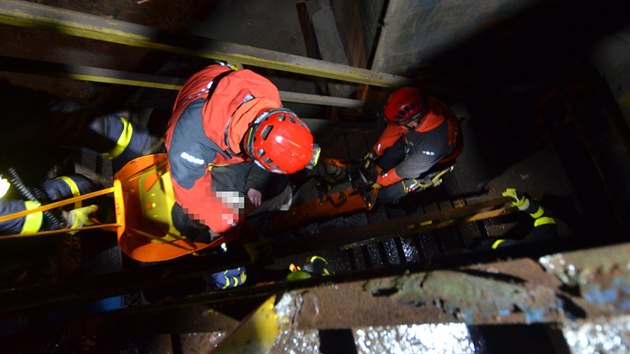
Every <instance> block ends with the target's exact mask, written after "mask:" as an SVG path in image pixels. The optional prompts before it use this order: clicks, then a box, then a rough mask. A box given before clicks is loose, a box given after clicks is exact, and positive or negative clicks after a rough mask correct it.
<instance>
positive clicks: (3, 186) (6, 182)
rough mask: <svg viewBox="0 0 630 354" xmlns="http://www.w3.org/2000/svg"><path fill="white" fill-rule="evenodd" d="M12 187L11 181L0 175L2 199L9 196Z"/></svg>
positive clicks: (0, 194)
mask: <svg viewBox="0 0 630 354" xmlns="http://www.w3.org/2000/svg"><path fill="white" fill-rule="evenodd" d="M10 187H11V183H9V180H7V179H6V178H4V177H2V175H0V198H2V197H4V195H5V194H7V192H8V191H9V188H10Z"/></svg>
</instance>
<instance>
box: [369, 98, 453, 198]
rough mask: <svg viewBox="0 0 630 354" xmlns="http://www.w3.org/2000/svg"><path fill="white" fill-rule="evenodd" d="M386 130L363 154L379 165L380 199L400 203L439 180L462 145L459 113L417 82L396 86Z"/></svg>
mask: <svg viewBox="0 0 630 354" xmlns="http://www.w3.org/2000/svg"><path fill="white" fill-rule="evenodd" d="M383 111H384V114H383V116H384V118H385V120H386V121H387V126H386V127H385V130H384V131H383V132H382V133H381V136H380V137H379V139H378V141H377V142H376V144H375V145H374V147H373V148H372V150H371V151H369V152H368V154H367V155H366V156H365V158H364V167H365V168H366V169H369V168H370V167H375V169H376V172H375V173H374V175H375V178H374V181H371V182H375V183H373V184H372V186H371V187H372V188H377V189H379V188H380V191H379V194H378V199H377V203H383V204H396V203H398V201H399V200H400V199H401V198H402V197H404V196H405V195H407V194H408V193H411V192H413V191H416V190H422V189H424V188H427V187H430V186H434V185H438V184H439V183H440V182H441V177H442V175H443V174H444V173H446V172H448V171H449V170H450V168H451V167H452V166H453V165H454V162H455V158H456V157H457V156H458V155H459V154H460V152H461V150H462V148H463V138H462V134H461V132H460V128H459V124H458V122H457V119H456V117H455V114H454V113H453V112H452V111H451V110H450V109H449V108H448V107H447V106H446V105H445V104H444V103H442V102H440V101H438V100H437V99H436V98H434V97H431V96H426V95H425V94H423V93H422V92H420V91H419V90H417V89H416V88H413V87H403V88H401V89H398V90H396V91H394V92H393V93H392V94H391V95H390V96H389V98H388V100H387V102H386V103H385V106H384V109H383Z"/></svg>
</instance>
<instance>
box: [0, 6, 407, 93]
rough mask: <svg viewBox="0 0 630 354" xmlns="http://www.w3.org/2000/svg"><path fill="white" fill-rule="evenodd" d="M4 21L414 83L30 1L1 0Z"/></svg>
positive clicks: (309, 71)
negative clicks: (180, 34)
mask: <svg viewBox="0 0 630 354" xmlns="http://www.w3.org/2000/svg"><path fill="white" fill-rule="evenodd" d="M0 23H3V24H7V25H13V26H20V27H27V28H40V29H45V30H49V31H54V32H58V33H62V34H66V35H70V36H77V37H83V38H89V39H94V40H99V41H104V42H110V43H116V44H123V45H129V46H135V47H141V48H146V49H155V50H161V51H166V52H171V53H177V54H181V55H189V56H195V57H202V58H208V59H216V60H224V61H228V62H231V63H235V64H242V65H251V66H257V67H263V68H269V69H274V70H279V71H286V72H292V73H297V74H302V75H310V76H315V77H324V78H328V79H333V80H340V81H346V82H353V83H359V84H367V85H374V86H380V87H396V86H402V85H405V84H409V83H411V80H410V79H409V78H406V77H403V76H397V75H391V74H387V73H382V72H375V71H370V70H366V69H361V68H356V67H351V66H347V65H342V64H336V63H331V62H327V61H323V60H317V59H311V58H307V57H302V56H298V55H292V54H287V53H281V52H276V51H272V50H267V49H262V48H255V47H250V46H246V45H241V44H236V43H229V42H222V41H216V40H212V39H206V38H200V37H193V36H188V37H176V36H173V35H170V34H168V33H165V32H163V31H160V30H157V29H155V28H151V27H147V26H142V25H137V24H133V23H129V22H124V21H118V20H112V19H106V18H103V17H99V16H94V15H88V14H84V13H80V12H76V11H70V10H64V9H58V8H54V7H51V6H46V5H40V4H36V3H32V2H28V1H16V0H5V1H2V2H0Z"/></svg>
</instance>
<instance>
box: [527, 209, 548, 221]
mask: <svg viewBox="0 0 630 354" xmlns="http://www.w3.org/2000/svg"><path fill="white" fill-rule="evenodd" d="M544 213H545V209H543V207H541V206H539V207H538V210H536V211H535V212H533V213H531V214H529V215H530V216H531V217H532V218H534V219H538V218H539V217H541V216H542V215H543V214H544Z"/></svg>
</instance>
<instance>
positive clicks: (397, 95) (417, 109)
mask: <svg viewBox="0 0 630 354" xmlns="http://www.w3.org/2000/svg"><path fill="white" fill-rule="evenodd" d="M425 101H426V100H425V98H424V96H423V95H422V94H421V93H420V91H418V90H417V89H415V88H413V87H403V88H401V89H398V90H396V91H394V92H392V94H391V95H390V96H389V98H388V99H387V103H385V108H384V113H385V119H386V120H387V122H389V123H394V124H407V123H409V122H412V121H414V120H417V119H419V118H421V117H423V116H424V115H425V110H426V107H425V106H426V104H425Z"/></svg>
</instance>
